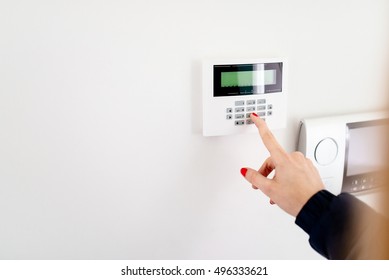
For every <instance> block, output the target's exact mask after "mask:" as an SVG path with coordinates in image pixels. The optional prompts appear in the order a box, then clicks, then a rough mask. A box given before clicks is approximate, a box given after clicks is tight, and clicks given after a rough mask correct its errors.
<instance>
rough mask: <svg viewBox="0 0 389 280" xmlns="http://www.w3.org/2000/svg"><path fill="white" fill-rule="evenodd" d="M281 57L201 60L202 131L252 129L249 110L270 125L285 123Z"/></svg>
mask: <svg viewBox="0 0 389 280" xmlns="http://www.w3.org/2000/svg"><path fill="white" fill-rule="evenodd" d="M286 67H287V65H286V62H285V60H284V59H249V60H207V61H204V62H203V135H204V136H220V135H228V134H237V133H247V132H253V131H256V129H255V126H254V124H253V123H252V122H251V120H250V114H251V113H256V114H257V115H258V116H260V117H261V118H263V119H264V120H265V121H266V122H267V124H268V126H269V128H270V129H278V128H284V127H285V126H286V113H287V112H286V103H287V102H286V101H287V93H286V92H287V91H286V80H287V75H286Z"/></svg>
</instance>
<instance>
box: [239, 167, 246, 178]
mask: <svg viewBox="0 0 389 280" xmlns="http://www.w3.org/2000/svg"><path fill="white" fill-rule="evenodd" d="M240 173H241V174H242V175H243V177H246V173H247V168H242V169H241V170H240Z"/></svg>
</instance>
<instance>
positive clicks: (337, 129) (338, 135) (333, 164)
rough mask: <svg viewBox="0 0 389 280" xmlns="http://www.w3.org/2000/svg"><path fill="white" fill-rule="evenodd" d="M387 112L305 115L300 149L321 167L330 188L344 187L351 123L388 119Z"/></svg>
mask: <svg viewBox="0 0 389 280" xmlns="http://www.w3.org/2000/svg"><path fill="white" fill-rule="evenodd" d="M387 118H388V114H387V113H385V112H374V113H363V114H352V115H342V116H333V117H325V118H314V119H304V120H302V121H301V126H300V133H299V141H298V150H299V151H300V152H302V153H303V154H304V155H305V156H306V157H307V158H309V159H311V161H312V163H313V164H314V165H315V167H316V168H317V169H318V171H319V173H320V176H321V178H322V180H323V182H324V185H325V186H326V189H328V190H329V191H331V192H332V193H334V194H339V193H340V192H341V191H342V185H343V174H344V167H345V155H346V140H347V124H348V123H358V122H365V121H373V120H381V119H387Z"/></svg>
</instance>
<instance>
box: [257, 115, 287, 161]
mask: <svg viewBox="0 0 389 280" xmlns="http://www.w3.org/2000/svg"><path fill="white" fill-rule="evenodd" d="M250 118H251V120H252V121H253V122H254V124H255V126H256V127H257V128H258V132H259V135H260V136H261V138H262V141H263V144H264V145H265V146H266V148H267V150H268V151H269V152H270V155H271V156H272V157H273V158H274V160H275V161H279V160H281V159H282V158H283V157H284V156H285V155H286V152H285V150H284V149H283V148H282V147H281V145H280V144H279V143H278V141H277V140H276V138H275V137H274V135H273V133H271V131H270V129H269V128H268V127H267V124H266V122H265V121H264V120H262V119H261V118H259V117H258V115H257V114H255V113H252V114H251V115H250Z"/></svg>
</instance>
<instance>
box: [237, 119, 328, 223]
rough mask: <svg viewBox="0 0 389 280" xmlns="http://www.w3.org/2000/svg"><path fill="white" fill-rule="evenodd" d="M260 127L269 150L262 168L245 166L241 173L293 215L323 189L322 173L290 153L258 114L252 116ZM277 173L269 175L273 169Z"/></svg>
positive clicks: (261, 134) (296, 153) (302, 157)
mask: <svg viewBox="0 0 389 280" xmlns="http://www.w3.org/2000/svg"><path fill="white" fill-rule="evenodd" d="M250 118H251V120H252V121H253V122H254V123H255V125H256V126H257V128H258V131H259V135H260V136H261V138H262V141H263V143H264V144H265V146H266V148H267V149H268V151H269V152H270V157H269V158H267V159H266V160H265V162H264V163H263V164H262V166H261V168H260V169H259V170H258V171H256V170H254V169H251V168H242V169H241V173H242V175H243V176H244V177H245V178H246V180H247V181H249V182H250V183H251V184H252V186H253V187H254V188H258V189H260V190H261V191H262V192H263V193H264V194H265V195H267V196H268V197H269V198H270V202H271V203H272V204H273V203H276V204H277V205H278V206H279V207H280V208H281V209H283V210H284V211H285V212H287V213H289V214H291V215H293V216H294V217H296V216H297V214H298V213H299V212H300V210H301V209H302V208H303V206H304V205H305V203H306V202H307V201H308V200H309V199H310V198H311V197H312V196H313V195H314V194H315V193H317V192H318V191H320V190H322V189H324V184H323V182H322V180H321V178H320V175H319V172H318V171H317V170H316V168H315V167H314V166H313V164H312V162H311V161H310V160H309V159H307V158H306V157H305V156H304V155H303V154H302V153H300V152H293V153H290V154H288V153H287V152H286V151H285V150H284V149H283V148H282V147H281V146H280V144H279V143H278V142H277V140H276V139H275V138H274V136H273V134H272V133H271V131H270V130H269V128H268V127H267V125H266V122H265V121H263V120H261V119H260V118H259V117H258V116H257V114H255V113H253V114H251V115H250ZM273 170H274V171H275V175H274V177H273V178H272V179H269V178H267V177H268V176H269V174H270V173H271V172H272V171H273Z"/></svg>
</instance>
